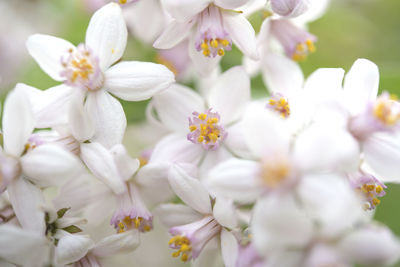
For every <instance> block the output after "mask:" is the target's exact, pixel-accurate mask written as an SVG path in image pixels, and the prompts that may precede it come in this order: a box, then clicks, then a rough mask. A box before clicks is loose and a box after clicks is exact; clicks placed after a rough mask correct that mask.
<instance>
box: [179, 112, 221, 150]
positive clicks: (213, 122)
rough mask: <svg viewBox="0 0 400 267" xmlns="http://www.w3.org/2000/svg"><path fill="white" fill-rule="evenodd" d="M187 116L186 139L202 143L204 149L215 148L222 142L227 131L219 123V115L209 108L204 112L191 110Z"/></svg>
mask: <svg viewBox="0 0 400 267" xmlns="http://www.w3.org/2000/svg"><path fill="white" fill-rule="evenodd" d="M192 115H193V116H192V118H189V130H190V133H188V135H187V139H188V140H189V141H191V142H192V143H195V144H202V146H203V148H204V149H206V150H215V149H217V148H218V146H219V143H220V142H222V141H223V140H224V139H225V137H226V135H227V133H226V132H225V130H224V128H223V127H222V125H220V124H219V121H220V116H219V114H218V113H217V112H212V111H211V109H209V110H207V112H206V113H198V112H193V113H192Z"/></svg>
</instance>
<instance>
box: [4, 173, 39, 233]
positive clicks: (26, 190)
mask: <svg viewBox="0 0 400 267" xmlns="http://www.w3.org/2000/svg"><path fill="white" fill-rule="evenodd" d="M8 195H9V198H10V202H11V205H12V207H13V209H14V212H15V215H16V216H17V219H18V221H19V223H20V224H21V225H22V227H23V228H24V229H26V230H32V231H34V232H36V233H39V234H43V235H44V232H45V229H46V225H45V221H44V212H43V210H42V206H43V205H44V204H45V200H44V197H43V193H42V191H41V190H40V189H39V188H38V187H36V186H34V185H33V184H32V183H31V182H29V181H28V180H26V179H25V178H23V177H20V178H17V179H14V180H13V181H12V182H11V183H10V184H9V185H8Z"/></svg>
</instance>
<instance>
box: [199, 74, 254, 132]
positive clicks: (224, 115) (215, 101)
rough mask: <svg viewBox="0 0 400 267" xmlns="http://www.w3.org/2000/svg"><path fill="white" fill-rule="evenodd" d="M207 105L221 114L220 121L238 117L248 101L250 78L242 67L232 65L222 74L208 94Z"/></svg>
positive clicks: (226, 121) (227, 122) (225, 122)
mask: <svg viewBox="0 0 400 267" xmlns="http://www.w3.org/2000/svg"><path fill="white" fill-rule="evenodd" d="M207 100H208V105H209V107H210V108H212V109H213V110H214V111H216V112H218V113H219V114H220V115H221V123H222V124H225V125H226V124H229V123H231V122H233V121H235V120H237V119H239V118H240V117H241V116H242V115H243V113H244V107H245V106H246V105H247V103H248V102H249V101H250V78H249V76H248V75H247V73H246V71H245V70H244V69H243V68H242V67H233V68H231V69H229V70H228V71H226V72H225V73H224V74H222V75H221V76H220V77H219V78H218V80H217V82H216V83H215V85H214V86H213V87H212V88H211V90H210V92H209V95H208V99H207Z"/></svg>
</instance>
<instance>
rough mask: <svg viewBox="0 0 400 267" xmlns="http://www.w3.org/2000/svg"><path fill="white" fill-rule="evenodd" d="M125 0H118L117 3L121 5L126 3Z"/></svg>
mask: <svg viewBox="0 0 400 267" xmlns="http://www.w3.org/2000/svg"><path fill="white" fill-rule="evenodd" d="M126 1H127V0H119V3H120V4H122V5H123V4H126Z"/></svg>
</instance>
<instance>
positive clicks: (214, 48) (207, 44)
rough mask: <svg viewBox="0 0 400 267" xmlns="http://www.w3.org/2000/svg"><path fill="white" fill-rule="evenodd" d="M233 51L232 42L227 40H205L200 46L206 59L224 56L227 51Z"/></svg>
mask: <svg viewBox="0 0 400 267" xmlns="http://www.w3.org/2000/svg"><path fill="white" fill-rule="evenodd" d="M230 49H231V42H230V41H229V40H227V39H220V38H215V39H208V38H204V39H203V42H202V43H201V45H200V51H202V53H203V55H204V56H205V57H211V56H212V57H215V56H217V55H218V56H221V57H222V56H224V55H225V50H230Z"/></svg>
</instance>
